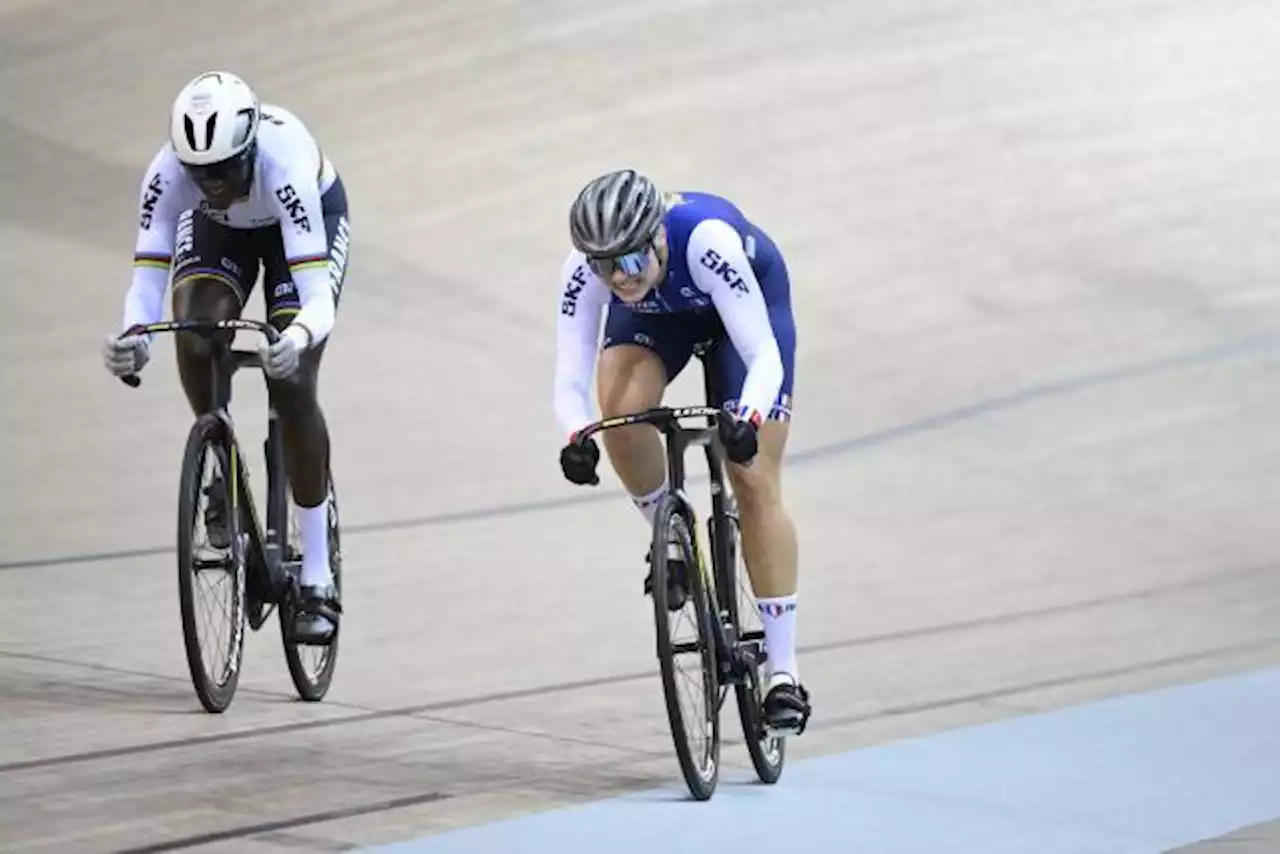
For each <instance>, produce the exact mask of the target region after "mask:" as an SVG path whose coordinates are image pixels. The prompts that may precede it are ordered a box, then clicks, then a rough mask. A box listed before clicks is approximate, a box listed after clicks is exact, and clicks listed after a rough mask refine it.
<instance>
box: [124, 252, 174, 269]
mask: <svg viewBox="0 0 1280 854" xmlns="http://www.w3.org/2000/svg"><path fill="white" fill-rule="evenodd" d="M171 263H173V256H172V255H166V254H165V253H163V252H137V253H134V256H133V266H135V267H152V268H154V269H157V270H168V269H169V265H170V264H171Z"/></svg>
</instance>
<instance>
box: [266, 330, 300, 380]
mask: <svg viewBox="0 0 1280 854" xmlns="http://www.w3.org/2000/svg"><path fill="white" fill-rule="evenodd" d="M310 340H311V336H310V335H309V334H308V333H307V330H306V329H305V328H304V327H301V326H297V325H290V326H287V327H285V330H284V332H281V333H280V337H279V339H277V340H276V343H274V344H268V343H267V342H266V341H263V342H262V344H261V346H260V347H259V348H258V352H259V353H260V354H261V356H262V370H263V371H265V372H266V374H267V376H269V377H271V378H272V379H277V380H278V379H282V378H284V377H287V376H289V375H290V374H292V373H293V372H294V371H296V370H297V369H298V358H299V356H300V354H301V353H302V352H303V351H304V350H306V349H307V344H308V343H309V342H310Z"/></svg>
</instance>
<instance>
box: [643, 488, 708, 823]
mask: <svg viewBox="0 0 1280 854" xmlns="http://www.w3.org/2000/svg"><path fill="white" fill-rule="evenodd" d="M673 534H674V535H675V537H676V538H677V540H678V542H679V544H680V550H681V553H682V555H683V557H684V561H685V565H686V566H687V567H688V568H689V572H688V585H687V586H688V603H692V604H693V605H694V613H695V620H696V623H697V630H698V647H699V653H700V656H699V657H700V658H701V664H702V686H703V692H702V693H703V696H702V699H703V701H704V703H705V708H706V710H707V711H706V714H707V715H708V717H709V719H710V720H709V723H710V725H711V726H710V735H709V737H708V742H709V743H708V745H707V749H706V750H705V751H704V755H703V757H702V759H703V760H705V768H704V767H700V765H699V763H698V762H697V761H695V758H694V755H693V750H692V749H691V746H690V743H689V742H690V739H689V735H688V731H687V730H686V728H685V723H684V713H683V711H682V710H681V708H680V696H679V692H678V690H677V688H678V684H677V683H678V679H679V677H678V675H677V673H676V671H675V654H676V651H675V647H674V645H673V644H672V641H671V616H672V615H671V612H670V611H668V610H667V575H668V561H669V548H670V545H669V544H670V542H671V539H672V536H673ZM651 560H652V570H653V612H654V623H655V628H656V629H657V640H658V643H657V648H658V649H657V651H658V662H659V669H660V671H661V674H662V690H663V695H664V697H665V700H666V706H667V720H668V723H669V724H670V727H671V739H672V742H673V744H674V745H675V750H676V758H677V759H678V761H679V764H680V771H681V774H682V775H683V776H684V780H685V784H686V785H687V786H688V788H689V792H690V793H691V794H692V795H693V797H694V798H695V799H697V800H699V801H705V800H707V799H709V798H710V797H711V796H712V795H713V794H714V793H715V790H716V786H717V784H718V782H719V779H720V685H719V675H718V670H717V662H716V652H715V645H714V644H715V640H714V638H713V635H712V631H713V630H712V624H711V621H712V615H711V607H710V600H709V596H708V593H707V589H706V586H705V583H704V579H703V577H702V575H701V573H700V572H699V571H698V566H699V564H698V555H697V553H696V549H695V548H694V546H693V525H692V524H691V522H690V520H689V519H688V518H686V515H685V510H684V507H683V505H682V503H681V502H680V500H679V499H678V498H676V496H675V495H674V494H668V495H666V496H664V498H663V500H662V502H661V504H659V506H658V509H657V512H656V514H655V515H654V521H653V550H652V553H651ZM688 603H686V604H688Z"/></svg>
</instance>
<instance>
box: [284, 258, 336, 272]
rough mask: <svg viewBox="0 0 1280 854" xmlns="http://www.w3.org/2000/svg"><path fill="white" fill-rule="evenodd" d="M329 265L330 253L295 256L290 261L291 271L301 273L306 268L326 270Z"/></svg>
mask: <svg viewBox="0 0 1280 854" xmlns="http://www.w3.org/2000/svg"><path fill="white" fill-rule="evenodd" d="M328 267H329V256H328V255H308V256H305V257H303V258H295V259H294V260H292V261H290V262H289V272H291V273H301V272H305V271H306V270H326V269H328Z"/></svg>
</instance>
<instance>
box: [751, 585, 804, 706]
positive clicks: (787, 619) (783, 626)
mask: <svg viewBox="0 0 1280 854" xmlns="http://www.w3.org/2000/svg"><path fill="white" fill-rule="evenodd" d="M756 608H757V609H758V610H759V611H760V622H761V623H763V624H764V646H765V650H766V651H767V652H768V654H769V685H770V687H772V686H773V685H774V683H775V682H777V681H781V679H784V678H787V677H789V678H790V680H791V681H792V682H794V683H796V684H799V682H800V671H799V667H798V665H797V663H796V597H795V594H794V593H793V594H792V595H790V596H779V597H777V598H771V599H764V598H761V599H757V600H756Z"/></svg>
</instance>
